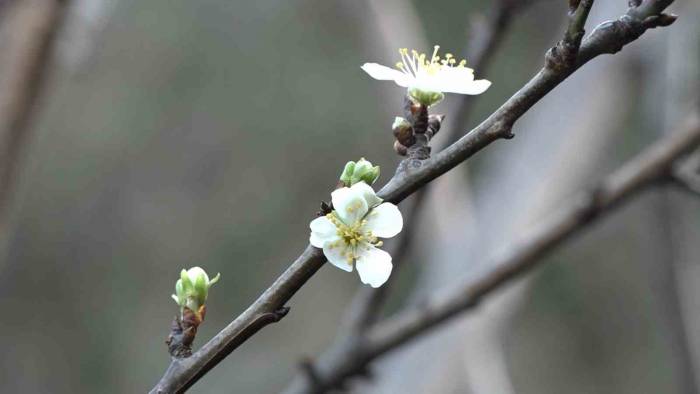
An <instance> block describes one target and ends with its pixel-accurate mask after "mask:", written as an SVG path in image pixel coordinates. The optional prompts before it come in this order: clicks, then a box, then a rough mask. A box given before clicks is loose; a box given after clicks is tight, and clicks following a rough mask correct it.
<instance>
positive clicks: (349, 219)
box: [331, 187, 369, 226]
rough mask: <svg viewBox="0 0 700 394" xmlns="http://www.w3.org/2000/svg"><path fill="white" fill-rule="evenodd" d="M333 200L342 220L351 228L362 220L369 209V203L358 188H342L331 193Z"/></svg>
mask: <svg viewBox="0 0 700 394" xmlns="http://www.w3.org/2000/svg"><path fill="white" fill-rule="evenodd" d="M331 200H332V201H333V208H334V209H335V212H336V213H337V214H338V217H339V218H340V220H342V221H343V222H344V223H345V224H347V225H349V226H351V225H353V224H355V223H357V221H358V220H360V219H362V218H363V217H364V216H365V214H366V213H367V210H368V209H369V207H368V206H367V201H366V200H365V199H364V196H363V194H362V193H359V192H358V189H357V188H355V189H352V188H349V187H342V188H340V189H336V190H335V191H333V193H331Z"/></svg>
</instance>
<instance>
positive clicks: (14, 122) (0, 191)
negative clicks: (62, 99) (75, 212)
mask: <svg viewBox="0 0 700 394" xmlns="http://www.w3.org/2000/svg"><path fill="white" fill-rule="evenodd" d="M67 4H68V1H67V0H28V1H11V2H9V4H4V2H3V3H1V4H0V12H4V13H8V14H11V15H5V18H6V21H7V23H6V25H5V26H3V29H4V33H3V35H6V36H7V37H9V38H10V42H9V43H8V44H7V45H8V48H7V51H6V52H5V54H4V56H3V57H2V64H0V239H2V238H4V237H5V234H4V233H5V227H6V221H7V215H8V210H9V205H10V202H11V197H12V191H13V186H14V184H15V177H16V174H17V171H18V169H17V166H18V165H19V162H20V159H21V157H22V154H23V153H24V149H25V145H26V143H27V141H28V140H29V139H30V135H29V134H30V130H31V126H32V116H33V115H34V113H35V111H36V109H37V102H38V101H39V99H40V98H41V93H42V88H43V86H44V84H45V81H46V79H47V77H48V75H47V74H48V73H49V70H50V67H49V63H50V60H51V54H52V49H53V44H54V41H55V38H56V35H57V32H58V30H59V28H60V26H61V22H62V18H63V14H64V12H65V8H66V5H67Z"/></svg>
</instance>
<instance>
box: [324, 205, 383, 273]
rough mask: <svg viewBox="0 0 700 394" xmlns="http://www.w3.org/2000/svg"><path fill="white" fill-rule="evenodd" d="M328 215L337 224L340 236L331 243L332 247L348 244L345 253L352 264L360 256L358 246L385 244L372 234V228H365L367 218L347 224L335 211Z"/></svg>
mask: <svg viewBox="0 0 700 394" xmlns="http://www.w3.org/2000/svg"><path fill="white" fill-rule="evenodd" d="M370 214H371V212H370ZM326 217H327V218H328V220H330V221H331V223H333V224H334V225H335V227H336V234H338V236H339V237H340V239H339V240H338V241H336V242H335V243H334V244H332V245H331V248H335V247H339V246H341V245H343V244H344V245H345V246H346V250H345V254H344V255H345V257H346V258H347V260H348V263H350V264H352V262H353V261H354V260H355V259H357V257H358V254H357V247H358V246H361V245H362V244H369V245H373V246H376V247H380V246H382V245H383V244H384V243H383V242H382V241H380V240H379V239H377V237H376V236H374V235H373V234H372V231H371V230H367V229H365V226H366V225H367V219H362V220H358V221H357V222H355V223H353V224H352V225H347V224H345V223H344V222H343V221H342V220H340V218H339V217H338V215H337V214H336V213H335V211H333V212H331V213H329V214H328V215H326Z"/></svg>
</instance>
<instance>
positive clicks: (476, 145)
mask: <svg viewBox="0 0 700 394" xmlns="http://www.w3.org/2000/svg"><path fill="white" fill-rule="evenodd" d="M649 1H653V0H648V1H646V2H643V3H642V4H646V3H648V2H649ZM665 2H666V1H665ZM647 8H648V9H649V10H655V9H656V8H653V7H652V8H650V7H647ZM653 16H655V15H653V14H645V13H640V12H637V10H636V9H635V8H631V9H630V10H629V11H628V12H627V14H625V15H624V16H623V17H622V18H620V19H619V20H617V21H615V22H609V23H606V24H603V25H601V26H598V27H597V28H596V29H595V30H594V32H593V34H592V35H591V36H590V37H588V38H587V39H585V40H584V41H583V43H582V45H581V48H580V51H579V56H578V59H577V61H576V63H575V64H573V65H572V66H571V67H570V68H565V67H559V66H557V67H552V65H553V64H556V62H554V63H553V62H551V61H548V62H546V66H545V67H544V68H543V69H542V70H540V72H538V73H537V75H535V76H534V77H533V78H532V79H531V80H530V81H529V82H528V83H527V84H526V85H525V86H524V87H523V88H522V89H521V90H519V91H518V92H516V93H515V94H514V95H513V96H512V97H511V98H510V99H508V100H507V101H506V102H505V103H504V104H503V105H502V106H501V107H500V108H498V109H497V110H496V111H495V112H494V113H493V114H492V115H491V116H489V117H488V118H487V119H486V120H485V121H483V122H482V123H481V124H480V125H479V126H477V127H476V128H475V129H473V130H472V131H471V132H469V133H468V134H467V135H465V136H464V137H462V138H461V139H460V140H459V141H457V142H455V143H454V144H452V145H451V146H449V147H447V148H446V149H444V150H443V151H442V152H440V153H438V154H437V155H435V156H434V157H432V158H430V159H426V160H424V161H422V162H419V163H418V164H420V165H417V166H416V165H415V164H416V161H414V160H412V161H411V163H412V165H411V166H408V165H406V163H405V161H404V162H402V164H401V165H399V168H398V169H397V172H396V174H395V175H394V176H393V177H392V178H391V180H390V181H389V183H387V184H386V185H385V186H384V187H383V188H382V189H381V190H380V191H379V192H378V193H377V194H378V196H380V197H381V198H383V199H384V200H385V201H390V202H393V203H398V202H400V201H401V200H403V199H405V198H406V197H408V196H409V195H411V194H412V193H413V192H415V191H416V190H418V189H420V188H421V187H423V186H424V185H425V184H427V183H428V182H430V181H432V180H433V179H435V178H437V177H439V176H440V175H442V174H444V173H445V172H447V171H449V170H451V169H452V168H454V167H456V166H457V165H458V164H460V163H462V162H463V161H465V160H466V159H468V158H470V157H471V156H473V155H474V154H475V153H477V152H478V151H480V150H481V149H483V148H485V147H486V146H487V145H489V144H491V143H492V142H494V141H496V140H498V139H503V138H511V137H512V127H513V124H514V123H515V122H516V121H517V120H518V119H519V118H520V117H521V116H522V115H523V114H524V113H525V112H527V111H528V110H529V109H530V108H531V107H532V106H533V105H535V104H536V103H537V102H538V101H539V100H540V99H541V98H542V97H544V96H545V95H546V94H547V93H549V92H550V91H551V90H552V89H554V88H555V87H556V86H557V85H559V83H561V82H562V81H563V80H565V79H566V78H567V77H568V76H569V75H571V74H572V73H573V72H574V71H575V70H576V69H577V68H579V67H580V66H582V65H583V64H585V63H586V62H588V61H589V60H591V59H593V58H594V57H596V56H599V55H601V54H604V53H614V52H616V51H619V50H620V49H621V48H622V47H623V46H624V45H626V44H628V43H630V42H632V41H634V40H635V39H637V38H638V37H639V36H641V35H642V34H643V33H644V31H645V30H647V29H648V28H651V27H656V26H660V24H657V23H654V22H645V21H647V20H648V19H649V18H650V17H653ZM656 16H657V19H658V15H656ZM325 261H326V260H325V258H324V256H323V252H322V251H321V250H320V249H317V248H314V247H313V246H311V245H309V246H307V248H306V250H305V251H304V253H302V255H301V256H299V257H298V258H297V260H296V261H295V262H294V263H293V264H292V265H291V266H290V267H289V268H288V269H287V270H286V271H285V272H284V273H283V274H282V275H281V276H280V277H279V278H278V279H277V280H276V281H275V282H274V283H273V284H272V285H271V286H270V287H269V288H268V289H267V290H265V292H264V293H263V294H262V295H261V296H260V297H259V298H258V299H257V300H256V301H255V302H254V303H253V304H252V305H251V306H250V307H248V309H246V311H244V312H243V313H242V314H241V315H240V316H238V317H237V318H236V319H235V320H234V321H232V322H231V323H229V325H228V326H226V327H225V328H224V329H223V330H222V331H221V332H219V334H217V335H216V336H215V337H214V338H212V339H211V340H210V341H209V342H207V343H206V344H205V345H204V346H203V347H202V348H201V349H200V350H199V351H197V352H196V353H194V354H193V355H192V356H191V357H189V358H186V359H183V360H173V361H172V362H171V365H170V367H169V368H168V370H167V371H166V373H165V375H164V376H163V378H162V379H161V380H160V381H159V382H158V384H157V385H156V386H155V387H154V388H153V390H152V391H151V392H152V393H173V392H182V391H184V389H185V388H186V387H189V386H191V385H192V384H193V383H194V382H196V381H197V380H198V379H199V378H200V377H201V376H202V373H201V371H202V370H203V369H204V368H205V367H211V364H210V363H211V362H212V360H216V362H218V361H219V360H220V359H221V358H220V355H221V354H222V353H223V352H230V351H231V350H232V349H230V348H228V347H226V344H228V343H231V342H232V341H233V342H235V343H237V344H238V343H242V342H243V341H234V339H235V338H236V337H238V336H240V335H241V333H242V332H244V330H245V329H246V328H247V327H249V325H250V324H251V322H253V321H255V320H256V319H258V318H259V317H260V316H261V315H263V314H266V313H273V312H274V311H275V310H277V309H279V308H280V307H282V306H284V304H285V303H286V302H287V301H289V299H290V298H291V297H292V296H293V295H294V294H295V293H296V292H297V291H298V290H299V289H300V288H301V287H302V286H303V285H304V284H305V283H306V281H308V280H309V279H310V278H311V277H312V276H313V275H314V274H315V273H316V271H318V269H320V268H321V266H322V265H323V264H324V263H325ZM260 328H262V327H260ZM248 336H249V335H247V337H248ZM246 339H247V338H246Z"/></svg>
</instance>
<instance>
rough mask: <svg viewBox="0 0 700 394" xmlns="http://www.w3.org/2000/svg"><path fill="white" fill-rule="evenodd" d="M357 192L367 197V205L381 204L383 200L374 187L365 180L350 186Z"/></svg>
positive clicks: (369, 206)
mask: <svg viewBox="0 0 700 394" xmlns="http://www.w3.org/2000/svg"><path fill="white" fill-rule="evenodd" d="M350 189H352V190H353V191H354V192H355V193H358V194H360V195H361V196H362V198H364V199H365V201H366V202H367V207H368V208H371V207H376V206H377V205H379V204H381V203H382V201H384V200H382V199H381V198H379V197H377V195H376V194H375V193H374V189H372V186H370V185H368V184H366V183H365V182H358V183H356V184H354V185H352V187H350Z"/></svg>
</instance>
